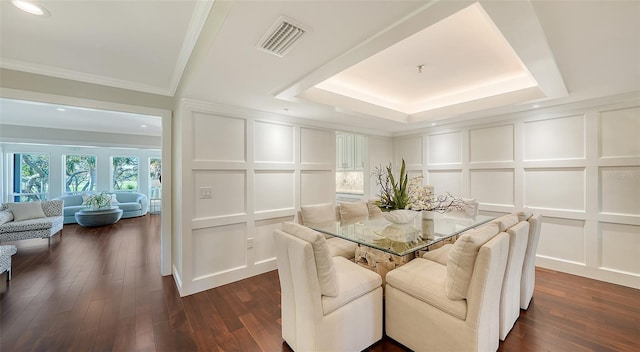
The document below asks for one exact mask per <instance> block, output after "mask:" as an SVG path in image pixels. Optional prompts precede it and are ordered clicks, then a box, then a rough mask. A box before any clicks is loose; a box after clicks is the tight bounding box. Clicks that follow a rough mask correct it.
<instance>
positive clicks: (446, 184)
mask: <svg viewBox="0 0 640 352" xmlns="http://www.w3.org/2000/svg"><path fill="white" fill-rule="evenodd" d="M426 179H427V180H426V182H425V184H428V185H431V186H433V187H434V192H435V193H437V194H445V193H447V192H448V193H451V194H452V195H461V194H462V170H431V171H428V172H427V177H426Z"/></svg>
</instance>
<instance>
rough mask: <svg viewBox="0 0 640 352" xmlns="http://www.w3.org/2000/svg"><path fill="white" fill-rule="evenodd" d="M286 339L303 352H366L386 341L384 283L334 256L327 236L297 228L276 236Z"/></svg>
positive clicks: (286, 225)
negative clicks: (384, 338)
mask: <svg viewBox="0 0 640 352" xmlns="http://www.w3.org/2000/svg"><path fill="white" fill-rule="evenodd" d="M273 236H274V240H275V244H276V253H277V258H278V259H277V260H278V275H279V276H280V289H281V307H282V337H283V338H284V340H285V341H286V342H287V344H289V346H290V347H291V348H292V349H293V350H295V351H299V352H312V351H328V352H329V351H361V350H364V349H365V348H367V347H368V346H370V345H372V344H374V343H375V342H376V341H378V340H380V339H381V338H382V287H381V284H382V279H381V278H380V276H379V275H378V274H376V273H374V272H372V271H369V270H367V269H364V268H362V267H360V266H359V265H357V264H355V263H353V262H350V261H348V260H347V259H345V258H343V257H331V256H330V255H329V249H328V247H327V245H326V239H325V238H324V236H322V234H320V233H318V232H316V231H313V230H311V229H309V228H306V227H304V226H301V225H298V224H294V223H290V222H289V223H283V225H282V230H275V231H274V235H273Z"/></svg>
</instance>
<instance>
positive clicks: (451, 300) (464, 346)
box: [385, 224, 509, 351]
mask: <svg viewBox="0 0 640 352" xmlns="http://www.w3.org/2000/svg"><path fill="white" fill-rule="evenodd" d="M508 251H509V236H508V235H507V234H505V233H498V228H497V225H495V224H492V225H485V226H483V227H481V228H478V229H473V230H469V231H466V232H465V233H463V234H462V235H461V236H460V238H459V239H458V240H457V241H456V242H455V243H454V244H453V245H452V246H451V250H450V252H449V258H448V263H447V264H448V265H446V266H445V265H442V264H439V263H437V262H435V261H431V260H427V259H423V258H416V259H414V260H412V261H410V262H409V263H407V264H405V265H403V266H401V267H400V268H398V269H396V270H393V271H391V272H389V273H388V274H387V277H386V281H387V285H386V287H385V322H386V334H387V335H388V336H389V337H391V338H393V339H394V340H396V341H398V342H400V343H402V344H404V345H405V346H407V347H409V348H411V349H412V350H414V351H495V350H497V348H498V328H499V322H498V312H499V301H500V289H501V287H502V280H503V278H504V271H505V267H506V262H507V256H508Z"/></svg>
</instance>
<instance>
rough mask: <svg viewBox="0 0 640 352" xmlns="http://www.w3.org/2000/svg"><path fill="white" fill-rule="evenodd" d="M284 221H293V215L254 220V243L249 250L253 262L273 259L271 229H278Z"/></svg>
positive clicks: (274, 256) (274, 253) (274, 254)
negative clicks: (250, 250)
mask: <svg viewBox="0 0 640 352" xmlns="http://www.w3.org/2000/svg"><path fill="white" fill-rule="evenodd" d="M285 221H293V216H291V217H284V218H275V219H268V220H260V221H256V230H255V236H254V244H253V250H252V252H251V255H252V262H253V263H254V264H256V263H261V262H264V261H267V260H275V258H276V249H275V245H274V242H273V231H274V230H276V229H280V228H281V227H282V223H283V222H285Z"/></svg>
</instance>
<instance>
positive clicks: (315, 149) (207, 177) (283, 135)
mask: <svg viewBox="0 0 640 352" xmlns="http://www.w3.org/2000/svg"><path fill="white" fill-rule="evenodd" d="M256 113H257V112H248V111H246V110H243V109H240V108H233V107H228V106H219V105H213V104H207V103H201V102H196V101H191V100H184V101H182V102H181V108H180V112H179V118H177V119H176V120H175V121H177V122H178V123H179V124H180V126H179V128H177V129H175V132H178V133H179V134H180V136H179V137H178V138H176V141H181V142H179V143H176V144H174V145H175V146H176V148H177V149H176V150H175V153H174V155H176V154H178V153H179V154H180V157H175V158H174V162H175V163H176V164H179V165H178V166H177V168H178V169H181V170H182V175H181V179H179V178H176V179H175V180H174V181H175V185H176V187H175V189H176V196H178V197H180V198H181V199H180V200H179V201H177V202H176V205H178V204H180V206H176V208H175V209H176V210H177V212H176V214H175V215H176V216H177V217H178V218H181V219H182V223H181V224H180V225H176V228H174V246H173V248H174V249H176V250H180V251H181V255H180V256H174V260H176V261H178V262H176V263H174V276H175V277H176V283H177V284H178V286H179V290H180V294H181V295H183V296H184V295H189V294H193V293H196V292H199V291H203V290H206V289H209V288H213V287H216V286H220V285H223V284H226V283H229V282H232V281H236V280H240V279H243V278H246V277H249V276H253V275H257V274H260V273H263V272H266V271H270V270H274V269H276V258H275V249H274V247H273V240H272V233H273V230H274V229H276V228H279V227H280V224H281V223H282V222H283V221H292V220H293V219H294V216H295V214H296V209H298V208H299V207H300V205H304V204H314V203H324V202H334V201H335V131H334V130H330V129H322V128H317V127H305V126H301V125H299V124H296V123H282V122H275V119H271V118H269V117H268V116H267V117H260V116H256V115H255V114H256ZM250 115H251V116H250ZM203 188H205V189H207V188H209V189H210V192H211V198H203V197H201V193H202V191H203ZM174 224H178V222H174ZM175 241H178V242H179V243H175Z"/></svg>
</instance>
